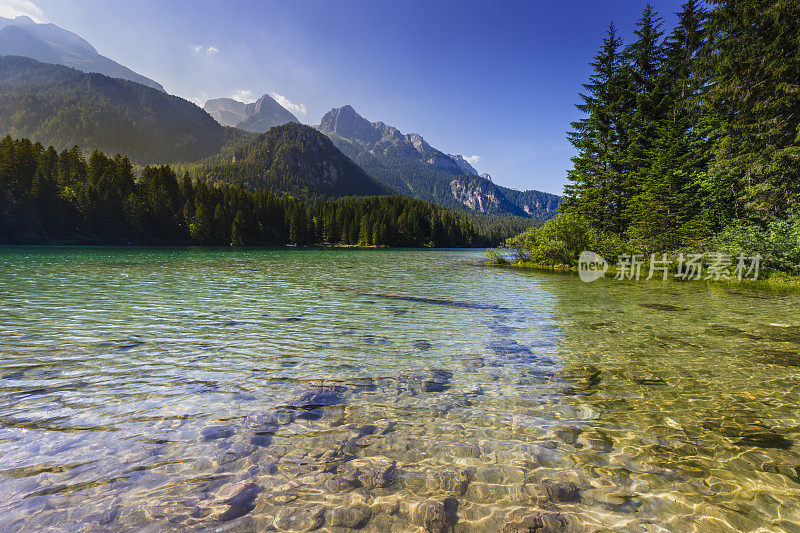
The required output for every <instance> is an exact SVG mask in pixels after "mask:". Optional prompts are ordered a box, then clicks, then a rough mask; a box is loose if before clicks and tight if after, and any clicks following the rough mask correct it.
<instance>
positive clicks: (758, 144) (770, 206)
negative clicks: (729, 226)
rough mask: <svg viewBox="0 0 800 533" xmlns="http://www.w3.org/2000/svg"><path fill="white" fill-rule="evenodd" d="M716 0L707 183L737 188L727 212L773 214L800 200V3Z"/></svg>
mask: <svg viewBox="0 0 800 533" xmlns="http://www.w3.org/2000/svg"><path fill="white" fill-rule="evenodd" d="M713 3H714V9H713V11H712V12H711V16H710V20H709V28H710V30H711V38H710V43H709V48H710V50H711V53H710V54H709V59H708V62H707V68H708V69H709V74H710V84H709V90H708V91H707V94H706V103H707V104H708V106H709V108H710V111H711V113H712V114H713V116H714V118H715V119H716V120H715V126H716V127H715V130H714V140H715V143H714V149H713V156H714V161H713V163H712V164H711V166H710V168H709V173H708V176H707V180H708V181H707V188H708V189H711V190H713V189H714V188H721V189H725V190H729V191H732V192H733V193H734V194H735V196H734V202H735V204H734V206H733V209H732V210H730V211H728V212H727V213H726V214H727V215H728V216H731V217H736V218H740V219H741V218H746V219H751V220H756V221H760V222H762V223H763V222H768V221H770V220H772V219H774V218H776V217H780V216H782V215H783V214H784V213H785V212H786V211H787V210H788V209H789V208H790V207H791V206H793V205H795V204H797V203H798V201H800V97H798V95H800V31H798V28H800V3H798V2H797V1H796V0H716V1H714V2H713ZM724 222H726V221H724V220H723V221H722V223H724Z"/></svg>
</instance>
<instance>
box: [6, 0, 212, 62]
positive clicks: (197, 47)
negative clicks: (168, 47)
mask: <svg viewBox="0 0 800 533" xmlns="http://www.w3.org/2000/svg"><path fill="white" fill-rule="evenodd" d="M2 1H3V0H0V2H2ZM192 50H193V51H194V53H195V54H197V55H201V54H203V53H205V54H206V55H208V56H213V55H216V54H218V53H219V48H217V47H216V46H214V45H213V44H212V45H211V46H209V47H205V46H203V45H202V44H194V45H192Z"/></svg>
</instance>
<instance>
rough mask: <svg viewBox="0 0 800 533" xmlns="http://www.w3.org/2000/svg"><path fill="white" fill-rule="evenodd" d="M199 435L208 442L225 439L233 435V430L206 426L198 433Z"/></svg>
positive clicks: (225, 427) (224, 427)
mask: <svg viewBox="0 0 800 533" xmlns="http://www.w3.org/2000/svg"><path fill="white" fill-rule="evenodd" d="M200 434H201V435H202V436H203V440H204V441H206V442H208V441H212V440H217V439H227V438H228V437H230V436H232V435H233V434H234V431H233V428H231V427H227V426H206V427H204V428H203V429H202V430H201V431H200Z"/></svg>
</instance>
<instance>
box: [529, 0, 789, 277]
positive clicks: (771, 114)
mask: <svg viewBox="0 0 800 533" xmlns="http://www.w3.org/2000/svg"><path fill="white" fill-rule="evenodd" d="M708 5H709V6H710V9H709V10H708V11H707V10H706V9H705V8H704V7H703V6H702V5H701V4H700V2H699V1H698V0H688V1H687V2H686V3H685V4H684V5H683V6H682V8H681V12H680V13H679V14H678V24H677V26H676V28H675V29H674V31H672V32H671V33H670V34H669V35H668V36H667V37H666V38H665V39H664V38H663V37H662V31H661V29H660V27H661V19H660V17H659V16H658V14H657V13H655V12H654V11H653V9H652V7H651V6H650V5H649V4H648V5H647V6H646V7H645V9H644V12H643V14H642V16H641V18H640V19H639V21H638V22H637V25H636V30H635V36H636V38H635V40H634V41H633V42H632V43H630V44H629V45H628V46H626V47H624V48H622V42H621V40H620V39H619V38H618V37H617V33H616V29H615V28H614V26H613V25H612V26H611V27H610V28H609V31H608V34H607V36H606V38H605V39H604V41H603V44H602V46H601V49H600V51H599V52H598V53H597V55H596V56H595V58H594V61H593V62H592V64H591V66H592V73H591V75H590V79H589V82H588V83H587V84H585V85H584V87H585V89H586V94H581V95H580V99H581V103H580V104H579V105H578V106H577V107H578V109H579V110H580V111H582V112H583V113H584V117H583V118H581V120H579V121H577V122H575V123H573V124H572V126H573V131H571V132H570V133H569V134H568V135H569V138H570V141H571V142H572V144H573V145H574V146H575V147H576V149H577V150H578V154H577V155H576V156H575V158H573V168H572V169H571V170H570V171H569V173H568V176H569V179H570V184H569V185H568V186H567V187H566V189H565V192H566V197H565V201H564V204H563V206H562V209H561V210H562V212H563V213H564V214H569V215H574V216H575V217H577V218H572V217H563V216H562V217H559V218H560V219H561V221H560V222H556V223H554V224H553V225H552V226H546V227H545V228H542V231H536V232H530V233H528V234H526V235H527V236H526V237H520V239H521V241H522V244H523V245H525V246H527V247H528V249H530V250H534V253H533V255H534V256H535V257H537V258H539V259H537V261H543V260H544V255H543V254H544V253H545V252H546V253H549V254H552V259H550V262H552V261H564V262H567V263H568V262H569V260H570V259H571V258H572V256H573V255H574V251H575V250H576V249H577V248H579V247H580V246H577V245H578V244H580V245H585V244H586V241H587V239H588V237H586V236H585V237H583V240H581V238H579V237H580V235H578V234H574V235H572V237H574V238H571V237H570V232H569V231H567V230H568V229H569V228H572V229H574V230H576V231H577V232H578V233H580V232H586V234H587V235H588V234H589V232H591V231H595V230H596V231H601V232H611V233H613V234H614V235H616V236H618V237H619V238H620V239H625V240H626V242H625V247H626V248H627V249H628V250H636V251H637V252H644V253H648V252H658V251H669V250H676V249H693V250H700V249H702V248H703V247H705V246H706V245H710V246H711V247H712V248H714V249H718V250H723V251H725V250H727V251H730V252H732V253H735V254H738V253H741V252H744V253H749V254H751V255H752V253H755V252H758V253H761V255H762V256H764V257H765V258H766V261H767V263H768V264H769V265H771V268H775V269H780V270H784V271H796V269H797V267H796V266H795V265H797V264H798V260H800V257H798V255H799V254H800V244H799V243H798V240H797V217H796V213H797V211H796V206H797V205H799V204H800V134H799V132H800V99H799V98H798V94H800V84H798V80H800V32H798V31H797V28H798V27H800V4H798V3H797V2H791V1H786V0H741V1H740V0H716V1H713V2H710V3H709V4H708ZM621 49H622V50H623V51H622V52H620V50H621ZM581 220H582V221H585V223H584V222H580V221H581ZM565 224H566V227H563V226H564V225H565ZM551 230H552V232H551ZM715 233H716V235H715ZM546 239H553V241H554V242H553V243H546V242H544V240H546ZM612 248H613V246H612ZM594 251H598V252H600V249H599V248H596V249H594ZM601 254H602V252H601Z"/></svg>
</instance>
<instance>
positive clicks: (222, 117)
mask: <svg viewBox="0 0 800 533" xmlns="http://www.w3.org/2000/svg"><path fill="white" fill-rule="evenodd" d="M203 110H204V111H206V112H207V113H208V114H209V115H211V116H212V117H214V120H216V121H217V122H219V123H220V124H222V125H223V126H232V127H236V128H239V129H242V130H245V131H250V132H253V133H265V132H268V131H269V130H270V128H274V127H275V126H282V125H284V124H286V123H289V122H298V123H299V122H300V121H299V120H297V117H296V116H294V115H293V114H292V113H290V112H289V111H288V110H287V109H286V108H284V107H283V106H282V105H280V104H279V103H278V102H276V101H275V99H274V98H272V97H271V96H270V95H268V94H265V95H264V96H262V97H261V98H259V99H258V100H256V101H255V102H253V103H250V104H245V103H243V102H239V101H238V100H234V99H233V98H215V99H213V100H209V101H207V102H206V104H205V105H204V106H203Z"/></svg>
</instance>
